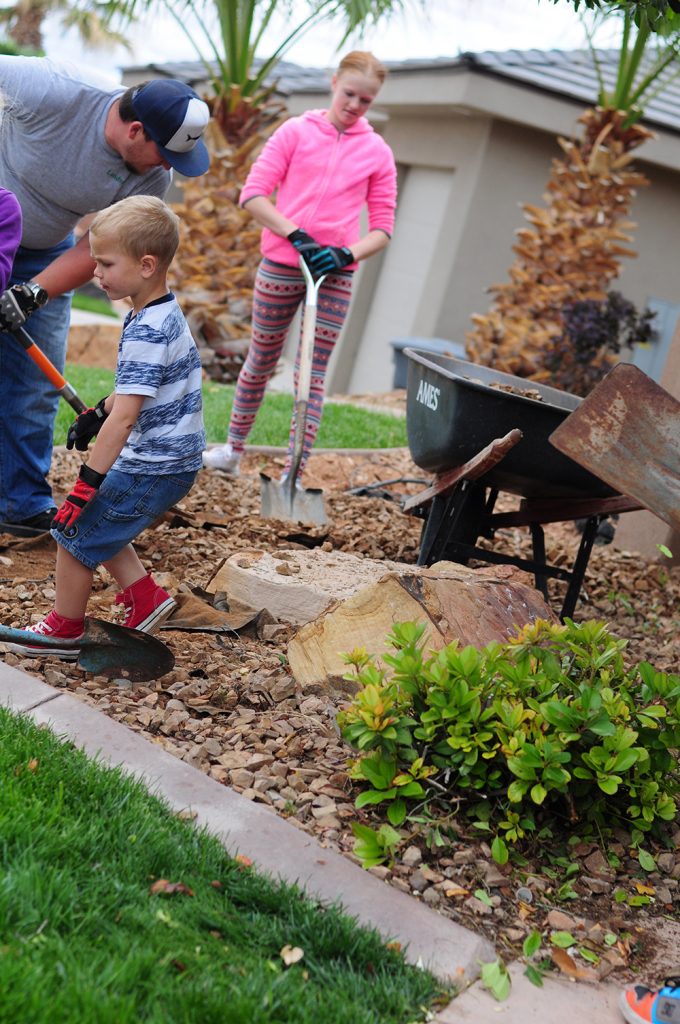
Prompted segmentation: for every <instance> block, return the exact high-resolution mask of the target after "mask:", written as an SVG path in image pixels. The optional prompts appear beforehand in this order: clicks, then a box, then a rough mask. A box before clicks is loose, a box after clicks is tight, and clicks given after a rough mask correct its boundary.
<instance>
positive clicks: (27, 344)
mask: <svg viewBox="0 0 680 1024" xmlns="http://www.w3.org/2000/svg"><path fill="white" fill-rule="evenodd" d="M10 293H11V289H8V290H7V291H6V292H3V294H2V296H0V322H1V323H2V330H3V331H8V332H9V333H10V334H11V335H12V337H13V338H14V339H15V340H16V341H18V342H19V344H20V345H21V346H22V348H24V349H25V350H26V355H27V356H28V357H29V358H30V359H32V360H33V362H34V363H35V365H36V366H37V367H38V369H39V370H40V371H41V372H42V373H44V374H45V376H46V377H47V379H48V380H49V382H50V384H53V385H54V387H55V388H56V389H57V391H58V392H59V394H60V395H61V397H62V398H63V399H64V401H66V402H68V404H69V405H70V406H71V408H72V409H73V410H74V411H75V412H77V413H78V414H80V413H81V412H85V410H86V408H87V406H86V405H85V403H84V402H82V401H81V400H80V398H78V395H77V394H76V392H75V391H74V389H73V388H72V387H71V385H70V384H69V382H68V381H67V380H65V379H64V377H63V376H62V375H61V374H60V373H59V370H58V369H57V368H56V366H55V365H54V364H53V363H51V362H50V360H49V359H48V358H47V356H46V355H45V353H44V352H43V351H42V349H40V348H38V346H37V345H36V343H35V342H34V341H33V338H32V337H31V336H30V334H29V333H28V331H26V330H25V329H24V328H23V326H22V324H23V323H24V322H25V320H26V317H25V316H24V314H23V312H22V311H21V310H20V309H19V305H18V303H17V302H16V300H15V299H14V298H13V297H12V296H11V294H10Z"/></svg>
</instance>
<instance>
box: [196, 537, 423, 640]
mask: <svg viewBox="0 0 680 1024" xmlns="http://www.w3.org/2000/svg"><path fill="white" fill-rule="evenodd" d="M407 568H413V567H412V566H406V565H404V564H403V563H402V562H389V561H387V560H385V561H378V560H377V559H370V558H359V557H357V556H356V555H352V554H348V553H347V552H344V551H323V550H320V549H317V550H316V551H301V550H298V549H295V550H293V549H291V550H285V551H260V550H252V551H239V552H238V553H237V554H234V555H231V557H230V558H228V559H227V560H226V561H225V562H224V563H223V564H222V565H221V566H220V567H219V569H218V570H217V572H216V573H215V575H214V576H213V578H212V579H211V580H210V582H209V583H208V585H207V588H206V589H207V590H208V592H209V593H211V594H216V593H217V592H218V591H224V593H225V594H227V595H228V598H229V599H231V598H237V599H238V600H239V601H241V602H242V603H243V604H246V605H249V606H250V607H251V608H266V609H267V610H268V611H269V612H270V613H271V614H272V615H273V616H274V617H275V618H277V619H278V620H279V621H280V622H289V623H293V624H294V625H303V624H304V623H305V622H310V621H311V620H312V619H315V618H317V616H319V615H321V614H322V612H324V611H326V609H327V608H330V606H331V605H332V604H334V603H335V602H336V601H341V600H343V599H344V598H346V597H350V596H351V595H352V594H354V593H356V591H357V590H358V589H359V588H360V587H362V586H365V585H366V584H367V583H375V581H376V580H379V579H380V578H381V577H382V576H385V575H386V574H387V573H388V572H391V571H403V570H404V569H407Z"/></svg>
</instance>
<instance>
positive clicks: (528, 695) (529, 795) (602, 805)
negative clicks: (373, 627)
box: [338, 620, 680, 863]
mask: <svg viewBox="0 0 680 1024" xmlns="http://www.w3.org/2000/svg"><path fill="white" fill-rule="evenodd" d="M424 628H425V627H424V626H418V625H416V624H415V623H404V624H402V625H397V626H395V627H394V629H393V631H392V633H391V634H390V635H389V637H388V640H389V643H390V645H391V646H392V647H393V648H394V652H395V653H394V654H387V655H384V657H383V660H384V662H385V663H386V665H387V666H389V669H391V672H390V671H388V669H387V668H385V669H383V668H379V667H378V666H377V665H376V664H375V661H374V659H373V658H372V657H370V656H369V655H367V654H366V652H365V651H364V650H363V649H358V650H356V651H353V652H352V653H350V654H348V655H346V656H345V660H346V662H347V663H348V664H350V665H351V666H352V670H351V673H350V674H349V675H348V678H352V679H355V680H356V679H358V681H359V682H360V683H361V684H362V689H361V690H360V691H359V692H358V693H357V695H356V697H355V698H354V699H353V701H352V702H351V704H350V705H349V706H348V707H347V708H346V709H345V710H344V711H343V712H342V713H341V714H340V716H339V719H338V721H339V724H340V728H341V730H342V735H343V737H344V738H345V740H347V742H349V743H350V744H352V745H353V746H354V747H355V748H357V749H358V750H359V751H360V752H363V754H362V756H361V757H359V758H358V759H357V760H355V761H352V762H351V768H350V772H351V775H352V777H353V778H354V779H355V780H357V781H360V782H365V783H368V788H366V789H365V790H363V792H362V793H361V794H360V795H359V797H358V798H357V800H356V806H357V807H359V808H360V807H364V806H366V805H368V804H373V805H384V806H386V808H387V817H388V819H389V821H390V823H391V825H393V826H395V827H398V826H399V825H400V824H401V823H402V822H403V821H404V820H405V819H406V817H407V813H408V809H409V807H411V808H415V807H417V805H419V804H420V805H422V804H427V803H428V802H432V801H434V802H435V803H439V804H440V805H441V804H442V803H443V804H446V805H449V810H450V804H451V803H452V802H453V803H454V804H455V803H456V802H459V801H462V805H463V808H464V810H465V811H466V813H467V814H468V815H469V816H470V817H472V819H473V820H474V821H475V824H476V825H477V827H478V828H482V829H485V830H486V829H488V830H489V831H491V832H492V833H495V840H494V843H493V847H492V853H493V855H494V857H495V858H496V859H497V860H499V861H500V862H501V863H503V862H504V861H505V860H507V856H508V847H507V843H511V844H514V843H517V842H518V841H519V840H521V839H523V838H524V837H525V836H526V835H527V834H530V833H534V832H536V831H537V830H538V829H539V828H542V827H545V826H548V827H550V826H554V825H555V824H558V823H559V824H560V826H561V827H562V828H563V827H564V824H565V823H568V825H569V826H570V827H571V828H572V830H573V831H578V830H579V829H580V828H581V827H582V826H583V825H584V824H585V823H590V824H592V825H596V826H597V828H599V829H600V830H601V831H602V832H604V833H606V832H608V831H609V829H611V827H612V826H614V825H624V826H626V827H628V828H629V829H631V833H632V841H633V842H634V843H636V844H639V843H640V842H641V841H642V839H643V837H644V835H645V834H651V835H660V834H661V832H662V830H663V823H664V822H668V821H671V820H673V818H674V817H675V815H676V812H677V805H676V797H677V795H678V792H679V791H680V777H679V774H678V762H677V757H676V752H677V749H678V747H680V676H677V675H671V674H667V673H664V672H657V671H655V669H654V668H653V667H652V665H650V664H648V663H646V662H643V663H641V664H639V665H638V666H637V667H635V668H633V669H629V670H627V669H626V668H625V666H624V661H623V657H622V652H623V650H624V648H625V646H626V641H625V640H619V639H615V638H614V637H612V636H611V635H610V633H609V631H608V628H607V625H606V624H605V623H603V622H585V623H581V624H576V623H574V622H571V621H569V620H567V623H566V624H565V625H555V624H552V623H548V622H544V621H539V622H536V623H534V624H533V625H530V626H526V627H525V628H524V629H522V630H521V631H520V632H519V633H518V634H517V636H516V637H513V638H511V639H510V640H509V641H508V642H507V643H503V644H499V643H492V644H489V645H488V646H487V647H485V648H484V649H483V650H477V649H476V648H474V647H465V648H462V649H460V648H459V645H458V643H457V642H456V641H454V642H453V643H451V644H449V645H448V646H447V647H444V648H443V649H442V650H441V651H438V652H435V653H431V654H429V655H427V656H426V655H425V654H424V651H423V641H422V636H423V632H424ZM418 809H420V808H418ZM365 838H366V837H365V836H364V839H365ZM393 848H394V844H393V843H392V845H391V849H393ZM374 856H375V854H374ZM373 862H374V863H375V860H374V861H373Z"/></svg>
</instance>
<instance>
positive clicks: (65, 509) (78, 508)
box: [52, 465, 106, 533]
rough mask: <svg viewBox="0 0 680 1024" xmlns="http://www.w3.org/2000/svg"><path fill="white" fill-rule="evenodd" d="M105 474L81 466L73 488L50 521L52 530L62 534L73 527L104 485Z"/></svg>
mask: <svg viewBox="0 0 680 1024" xmlns="http://www.w3.org/2000/svg"><path fill="white" fill-rule="evenodd" d="M105 479H106V473H98V472H97V471H96V469H90V467H89V466H85V465H83V466H81V467H80V473H79V474H78V479H77V480H76V484H75V487H74V488H73V490H72V491H71V493H70V494H69V496H68V498H67V499H66V501H65V502H64V504H63V505H62V506H61V508H60V509H59V511H58V512H57V514H56V516H55V517H54V519H53V520H52V529H53V530H57V531H58V533H63V532H64V531H65V530H67V529H68V528H69V527H71V526H73V524H74V523H75V521H76V519H77V518H78V516H79V515H80V514H81V512H82V511H83V509H84V508H85V506H86V505H88V504H89V503H90V502H91V501H92V499H93V498H94V496H95V494H96V493H97V491H98V490H99V488H100V487H101V485H102V484H103V483H104V480H105Z"/></svg>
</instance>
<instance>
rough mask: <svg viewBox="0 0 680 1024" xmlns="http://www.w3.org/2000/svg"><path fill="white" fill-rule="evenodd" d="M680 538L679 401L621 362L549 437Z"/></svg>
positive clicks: (562, 449)
mask: <svg viewBox="0 0 680 1024" xmlns="http://www.w3.org/2000/svg"><path fill="white" fill-rule="evenodd" d="M549 441H550V443H551V444H552V445H554V446H555V448H557V449H558V450H559V451H560V452H562V453H564V454H565V455H568V456H569V457H570V458H571V459H573V460H574V461H575V462H577V463H578V464H579V465H580V466H583V467H585V468H586V469H587V470H590V472H591V473H596V474H597V475H598V476H599V477H600V478H601V479H602V480H606V481H608V482H609V483H610V484H611V485H612V486H613V487H616V488H618V490H620V491H623V492H624V494H628V495H630V497H632V498H636V499H637V500H638V501H639V502H640V504H641V505H644V507H645V508H648V509H649V510H650V511H651V512H653V513H654V514H655V515H657V516H658V517H659V519H663V521H664V522H665V523H668V525H669V526H670V527H672V528H673V529H674V530H676V531H677V532H678V533H680V402H678V401H677V400H676V399H675V398H673V396H672V395H670V394H669V393H668V392H667V391H665V390H664V389H663V388H662V387H660V386H659V385H658V384H656V383H655V382H654V381H653V380H652V379H651V377H648V376H647V374H646V373H643V372H642V370H639V369H638V368H637V367H636V366H633V365H632V364H631V363H618V365H617V366H615V367H614V368H613V369H612V370H610V371H609V373H608V374H607V376H606V377H605V378H604V380H602V381H600V383H599V384H597V385H596V386H595V387H594V388H593V390H592V391H591V392H590V394H589V395H588V397H587V398H585V399H584V400H583V402H582V403H581V405H580V406H579V407H578V409H576V410H575V411H574V412H573V413H572V414H571V416H569V418H568V419H566V420H565V421H564V423H562V424H561V425H560V426H559V427H558V428H557V429H556V430H555V431H554V432H553V433H552V434H551V435H550V437H549Z"/></svg>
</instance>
